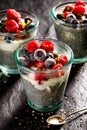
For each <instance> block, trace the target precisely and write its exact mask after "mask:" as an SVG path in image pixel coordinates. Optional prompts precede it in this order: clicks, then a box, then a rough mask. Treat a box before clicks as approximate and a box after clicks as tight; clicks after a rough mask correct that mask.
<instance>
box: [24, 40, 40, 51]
mask: <svg viewBox="0 0 87 130" xmlns="http://www.w3.org/2000/svg"><path fill="white" fill-rule="evenodd" d="M39 48H40V45H39V43H37V42H36V41H30V42H29V43H28V45H27V50H28V51H29V52H30V53H34V51H35V50H36V49H39Z"/></svg>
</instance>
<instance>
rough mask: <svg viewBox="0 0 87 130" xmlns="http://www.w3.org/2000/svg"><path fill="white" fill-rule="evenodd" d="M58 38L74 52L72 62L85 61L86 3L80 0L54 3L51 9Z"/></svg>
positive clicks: (86, 49) (86, 48)
mask: <svg viewBox="0 0 87 130" xmlns="http://www.w3.org/2000/svg"><path fill="white" fill-rule="evenodd" d="M51 17H52V19H53V23H54V28H55V32H56V36H57V38H58V40H60V41H63V42H64V43H66V44H68V45H69V46H70V47H71V48H72V50H73V52H74V57H75V58H74V61H73V63H75V64H79V63H83V62H86V61H87V4H86V3H84V1H82V0H78V1H74V2H73V1H70V2H65V3H62V4H58V5H55V6H54V7H53V8H52V10H51Z"/></svg>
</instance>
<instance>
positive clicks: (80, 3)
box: [75, 0, 85, 6]
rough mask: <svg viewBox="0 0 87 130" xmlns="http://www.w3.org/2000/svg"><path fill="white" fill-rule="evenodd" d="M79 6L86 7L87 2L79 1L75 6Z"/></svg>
mask: <svg viewBox="0 0 87 130" xmlns="http://www.w3.org/2000/svg"><path fill="white" fill-rule="evenodd" d="M77 5H82V6H85V2H84V1H83V0H78V1H77V2H76V3H75V6H77Z"/></svg>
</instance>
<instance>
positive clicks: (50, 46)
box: [41, 40, 54, 52]
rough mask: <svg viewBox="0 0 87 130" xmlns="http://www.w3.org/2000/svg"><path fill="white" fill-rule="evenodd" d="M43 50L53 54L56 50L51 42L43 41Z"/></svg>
mask: <svg viewBox="0 0 87 130" xmlns="http://www.w3.org/2000/svg"><path fill="white" fill-rule="evenodd" d="M41 48H43V49H44V50H45V51H47V52H52V51H53V50H54V44H53V43H52V42H51V41H47V40H45V41H42V44H41Z"/></svg>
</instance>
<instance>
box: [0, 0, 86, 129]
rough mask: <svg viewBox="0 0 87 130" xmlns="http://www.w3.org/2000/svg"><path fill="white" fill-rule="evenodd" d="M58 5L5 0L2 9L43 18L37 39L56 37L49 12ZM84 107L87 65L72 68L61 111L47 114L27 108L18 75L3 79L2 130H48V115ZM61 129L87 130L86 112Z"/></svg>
mask: <svg viewBox="0 0 87 130" xmlns="http://www.w3.org/2000/svg"><path fill="white" fill-rule="evenodd" d="M63 1H64V0H63ZM57 3H58V0H54V1H52V0H43V1H42V0H8V1H6V0H3V1H2V3H1V4H0V10H2V9H7V8H15V9H23V10H27V11H31V12H33V13H35V14H36V15H37V16H38V18H39V19H40V24H39V30H38V34H37V37H40V36H41V37H42V36H47V37H51V38H55V37H56V36H55V32H54V27H53V25H52V19H51V16H50V10H51V8H52V7H53V6H54V5H55V4H57ZM84 107H87V63H84V64H80V65H73V66H72V70H71V73H70V77H69V81H68V84H67V88H66V92H65V96H64V101H63V103H62V106H61V108H60V109H59V110H56V111H53V112H48V113H42V112H37V111H34V110H33V109H31V108H30V107H29V106H28V105H27V102H26V94H25V91H24V89H23V86H22V82H21V78H20V76H19V75H9V76H8V77H6V76H4V75H2V76H1V77H0V130H47V129H49V128H48V126H47V124H46V119H47V117H48V116H49V115H53V114H61V112H62V115H64V114H66V113H68V112H70V111H73V110H78V109H81V108H84ZM61 130H87V113H86V112H85V113H81V115H80V114H79V115H76V116H75V117H73V120H71V121H70V122H68V123H67V124H65V125H64V126H63V127H62V128H61Z"/></svg>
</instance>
